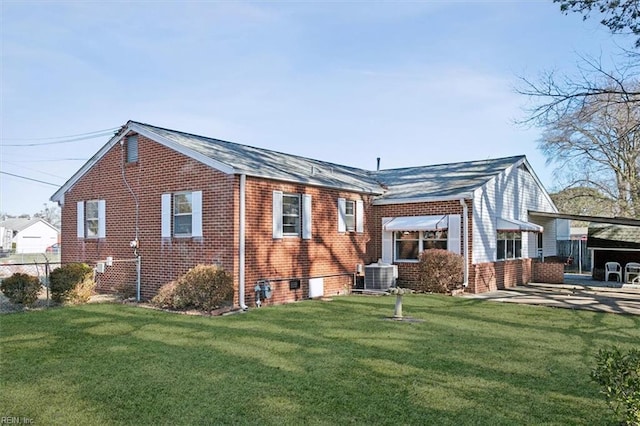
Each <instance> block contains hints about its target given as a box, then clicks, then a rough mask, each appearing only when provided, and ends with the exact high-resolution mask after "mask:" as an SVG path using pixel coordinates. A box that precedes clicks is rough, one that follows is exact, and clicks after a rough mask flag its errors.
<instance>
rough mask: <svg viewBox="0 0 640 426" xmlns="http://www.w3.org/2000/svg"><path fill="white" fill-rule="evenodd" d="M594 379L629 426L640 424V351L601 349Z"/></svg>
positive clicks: (614, 410) (616, 348)
mask: <svg viewBox="0 0 640 426" xmlns="http://www.w3.org/2000/svg"><path fill="white" fill-rule="evenodd" d="M596 362H597V366H596V368H595V369H594V370H593V371H592V372H591V378H592V379H593V380H594V381H595V382H596V383H598V384H599V385H601V386H602V393H603V394H604V395H605V396H606V397H607V404H608V405H609V407H610V408H611V409H612V410H613V412H614V413H615V414H616V416H618V417H619V418H620V419H622V421H623V423H624V424H626V425H635V426H637V425H640V350H638V349H631V350H630V351H629V352H627V353H623V352H622V351H621V350H620V348H618V347H616V346H614V347H612V348H608V349H600V351H599V352H598V354H597V355H596Z"/></svg>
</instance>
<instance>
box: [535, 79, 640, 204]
mask: <svg viewBox="0 0 640 426" xmlns="http://www.w3.org/2000/svg"><path fill="white" fill-rule="evenodd" d="M616 84H617V83H616V81H612V82H609V83H608V84H605V85H603V86H602V87H613V88H615V87H616ZM625 84H626V87H628V88H629V89H630V90H628V91H625V92H617V91H615V90H610V91H604V92H602V93H600V94H597V95H592V96H588V97H583V98H581V99H580V101H579V102H578V101H576V102H572V103H567V104H563V105H562V106H557V105H556V106H550V107H549V108H548V109H547V110H546V111H544V112H541V113H539V114H538V115H537V116H536V117H535V121H536V123H537V124H538V125H540V126H542V127H543V128H544V132H543V135H542V138H541V140H540V142H539V148H540V149H541V150H542V152H543V153H544V154H545V156H546V157H547V158H548V159H549V161H550V162H555V163H556V164H557V165H558V166H559V167H558V169H559V170H561V171H563V172H566V175H565V176H567V177H570V178H571V179H572V181H570V182H565V184H566V185H567V186H568V187H576V186H580V187H589V188H595V189H597V190H598V192H599V193H601V194H603V195H604V196H605V197H606V198H611V199H614V200H616V211H615V212H614V213H615V214H616V215H619V216H628V217H638V216H640V103H639V102H640V95H635V96H631V95H630V94H629V93H630V92H632V91H637V90H638V88H640V82H638V81H633V82H631V81H629V82H627V81H625Z"/></svg>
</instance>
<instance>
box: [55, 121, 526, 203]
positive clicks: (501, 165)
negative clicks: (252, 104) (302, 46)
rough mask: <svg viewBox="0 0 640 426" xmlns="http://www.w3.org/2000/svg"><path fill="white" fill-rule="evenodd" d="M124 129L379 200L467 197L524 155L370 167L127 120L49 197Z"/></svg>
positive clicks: (245, 167)
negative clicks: (407, 166) (282, 151)
mask: <svg viewBox="0 0 640 426" xmlns="http://www.w3.org/2000/svg"><path fill="white" fill-rule="evenodd" d="M129 131H134V132H137V133H140V134H142V135H144V136H147V137H149V138H150V139H153V140H155V141H157V142H159V143H162V144H164V145H166V146H168V147H170V148H171V149H174V150H177V151H179V152H181V153H183V154H185V155H188V156H191V157H192V158H194V159H197V160H198V161H202V162H203V163H205V164H208V165H209V166H211V167H214V168H218V169H219V170H221V171H223V172H225V173H233V174H246V175H247V176H256V177H262V178H266V179H274V180H281V181H287V182H294V183H300V184H305V185H314V186H321V187H329V188H336V189H342V190H349V191H357V192H363V193H368V194H372V195H375V196H379V198H378V200H379V201H380V202H382V203H384V202H387V201H388V202H396V201H400V200H405V199H425V198H426V199H429V198H439V199H442V198H447V197H450V198H454V197H455V198H459V197H461V196H465V197H468V196H470V193H471V191H473V190H474V189H477V188H479V187H480V186H482V185H483V184H485V183H486V182H488V181H489V180H490V179H492V178H493V177H495V176H497V175H498V174H500V173H501V172H503V171H505V170H506V169H507V168H509V167H511V166H513V165H514V164H516V163H517V162H521V161H526V160H525V157H524V156H517V157H507V158H498V159H492V160H481V161H469V162H462V163H453V164H440V165H435V166H423V167H410V168H402V169H389V170H380V171H369V170H363V169H358V168H355V167H348V166H344V165H340V164H334V163H329V162H326V161H320V160H314V159H310V158H305V157H301V156H297V155H292V154H284V153H281V152H276V151H271V150H268V149H264V148H256V147H252V146H248V145H242V144H238V143H234V142H227V141H223V140H220V139H214V138H208V137H204V136H199V135H194V134H191V133H185V132H179V131H176V130H170V129H165V128H161V127H156V126H152V125H150V124H145V123H140V122H136V121H129V122H127V124H126V125H124V126H123V127H122V129H121V130H120V131H119V132H118V133H117V134H116V135H115V136H114V137H113V138H111V140H110V141H109V142H108V143H107V144H106V145H105V146H103V147H102V148H101V150H100V151H98V153H96V154H95V155H94V156H93V157H92V158H91V159H90V160H89V161H88V162H87V163H85V164H84V165H83V166H82V168H81V169H80V170H78V172H76V173H75V174H74V175H73V176H72V177H71V178H70V179H69V180H68V181H67V182H66V183H65V184H64V185H63V186H62V187H61V188H60V189H59V190H58V191H56V193H55V194H53V195H52V196H51V200H53V201H60V200H61V199H62V197H63V196H64V193H65V192H66V191H68V190H69V188H71V187H72V186H73V185H74V184H75V183H76V182H77V181H78V180H79V179H81V177H82V176H83V175H84V174H85V173H87V172H88V171H89V170H90V169H91V168H92V167H93V165H95V164H96V162H97V161H99V160H100V158H102V156H103V155H105V154H106V153H107V152H108V151H109V149H111V147H113V146H114V145H115V144H116V143H118V142H119V141H120V140H122V138H124V137H125V136H126V134H127V133H128V132H129Z"/></svg>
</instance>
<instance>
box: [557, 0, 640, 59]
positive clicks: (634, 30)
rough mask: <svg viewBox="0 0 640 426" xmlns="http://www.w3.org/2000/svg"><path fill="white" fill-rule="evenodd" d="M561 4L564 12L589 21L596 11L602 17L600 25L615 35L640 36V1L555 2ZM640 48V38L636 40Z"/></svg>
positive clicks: (571, 0)
mask: <svg viewBox="0 0 640 426" xmlns="http://www.w3.org/2000/svg"><path fill="white" fill-rule="evenodd" d="M553 2H554V3H560V10H561V11H562V12H564V13H565V14H566V13H569V12H576V13H580V14H581V15H582V19H584V20H587V19H588V18H589V17H590V15H591V13H593V12H594V11H596V12H597V13H600V15H601V16H602V18H601V20H600V23H601V24H602V25H605V26H606V27H608V28H609V30H610V31H611V32H612V33H614V34H620V33H627V32H629V33H631V34H634V35H640V0H553ZM635 46H636V48H639V47H640V37H639V38H638V39H636V44H635Z"/></svg>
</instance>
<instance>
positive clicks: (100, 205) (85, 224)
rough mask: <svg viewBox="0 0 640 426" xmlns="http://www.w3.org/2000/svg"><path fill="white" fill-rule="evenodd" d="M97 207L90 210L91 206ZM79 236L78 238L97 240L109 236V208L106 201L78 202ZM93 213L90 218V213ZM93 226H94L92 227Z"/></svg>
mask: <svg viewBox="0 0 640 426" xmlns="http://www.w3.org/2000/svg"><path fill="white" fill-rule="evenodd" d="M90 204H91V205H95V208H92V209H90V208H89V205H90ZM76 206H77V212H76V214H77V226H76V228H77V236H78V238H87V239H96V238H106V236H107V220H106V219H107V218H106V216H107V207H106V201H105V200H86V201H78V202H77V204H76ZM89 211H93V212H94V213H93V214H92V216H90V217H89V215H88V212H89ZM90 224H91V225H93V226H90Z"/></svg>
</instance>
